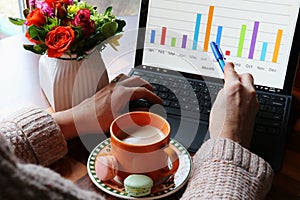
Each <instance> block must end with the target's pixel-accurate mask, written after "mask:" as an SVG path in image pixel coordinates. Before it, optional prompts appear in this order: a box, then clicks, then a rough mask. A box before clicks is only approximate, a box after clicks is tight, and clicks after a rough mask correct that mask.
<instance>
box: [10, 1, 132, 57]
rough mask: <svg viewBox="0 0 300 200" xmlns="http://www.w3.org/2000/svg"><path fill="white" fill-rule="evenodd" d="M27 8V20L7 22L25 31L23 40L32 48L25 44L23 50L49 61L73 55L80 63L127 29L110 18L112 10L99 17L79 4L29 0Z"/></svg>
mask: <svg viewBox="0 0 300 200" xmlns="http://www.w3.org/2000/svg"><path fill="white" fill-rule="evenodd" d="M29 4H30V8H27V9H25V10H24V11H23V13H24V16H25V17H26V20H24V19H18V18H11V17H10V18H9V20H10V21H11V22H12V23H14V24H16V25H23V24H25V25H26V26H27V27H28V29H27V32H26V37H27V38H28V39H29V41H31V42H32V43H34V44H33V45H27V44H24V48H25V49H26V50H29V51H32V52H34V53H36V54H47V55H48V57H52V58H60V57H61V56H62V55H63V54H68V55H70V56H71V55H74V54H75V55H76V59H77V60H81V59H83V58H85V57H86V55H87V53H86V52H87V51H89V50H91V49H93V48H94V47H95V46H97V45H99V44H100V43H102V42H104V41H105V40H107V39H108V38H110V37H112V36H114V35H116V34H118V33H120V32H122V31H123V28H124V26H125V25H126V23H125V21H124V20H121V19H117V18H116V17H115V16H114V15H112V14H111V11H112V7H108V8H107V9H106V11H105V12H104V13H102V14H101V13H99V12H97V10H96V9H97V8H96V7H93V6H91V5H87V3H86V2H84V1H80V0H30V1H29Z"/></svg>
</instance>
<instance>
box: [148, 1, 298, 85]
mask: <svg viewBox="0 0 300 200" xmlns="http://www.w3.org/2000/svg"><path fill="white" fill-rule="evenodd" d="M298 4H299V2H298V1H297V0H287V1H279V0H277V1H273V0H265V1H263V0H232V1H230V2H228V1H209V0H202V1H196V0H176V1H171V0H152V1H151V4H150V10H149V12H150V13H149V17H148V22H147V23H148V25H147V27H149V28H148V29H147V37H146V40H147V47H149V48H151V47H153V48H155V47H157V48H165V49H169V50H170V51H174V52H179V53H178V54H180V55H181V56H186V57H191V58H194V59H197V58H198V60H201V56H203V55H205V54H206V55H207V54H211V50H210V49H209V43H210V42H211V41H215V42H216V43H217V44H218V45H220V46H221V48H222V50H223V51H224V52H223V53H224V55H225V56H226V57H227V60H229V61H234V62H235V63H236V66H237V67H238V70H239V71H240V72H251V73H252V74H254V76H256V77H257V79H258V80H260V79H263V78H264V77H265V75H266V74H282V73H285V71H286V67H287V63H288V58H289V51H290V48H291V44H292V40H293V32H294V29H295V22H296V20H297V17H295V16H297V14H295V13H298V11H299V10H298V7H297V6H295V5H298ZM184 54H186V55H184ZM191 55H192V56H191ZM215 64H216V63H215ZM282 81H283V80H282ZM275 86H276V84H274V87H275Z"/></svg>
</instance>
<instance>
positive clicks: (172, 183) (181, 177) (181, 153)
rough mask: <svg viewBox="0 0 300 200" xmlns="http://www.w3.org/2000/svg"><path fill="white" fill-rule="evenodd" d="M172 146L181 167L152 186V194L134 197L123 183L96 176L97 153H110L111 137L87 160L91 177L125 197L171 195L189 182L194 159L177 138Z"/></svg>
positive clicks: (113, 194)
mask: <svg viewBox="0 0 300 200" xmlns="http://www.w3.org/2000/svg"><path fill="white" fill-rule="evenodd" d="M170 146H171V147H172V148H174V150H175V152H176V153H177V155H178V158H179V167H178V170H177V171H176V173H175V175H174V176H173V177H172V178H170V179H169V180H167V181H166V182H165V183H162V184H160V185H158V186H155V187H153V188H152V192H151V194H149V195H147V196H143V197H132V196H129V195H128V194H127V193H126V191H125V188H124V185H123V184H121V183H120V182H119V181H117V180H114V179H113V180H109V181H101V180H100V179H99V178H98V177H97V176H96V171H95V160H96V157H97V155H98V154H99V153H100V152H101V153H104V152H107V153H109V152H110V150H111V145H110V139H106V140H104V141H103V142H101V143H100V144H99V145H98V146H96V147H95V149H94V150H93V151H92V152H91V154H90V156H89V159H88V162H87V169H88V174H89V177H90V179H91V180H92V181H93V183H94V184H95V185H96V186H97V187H98V188H100V189H101V190H103V191H104V192H106V193H108V194H110V195H112V196H115V197H119V198H123V199H139V200H140V199H158V198H162V197H166V196H169V195H171V194H173V193H175V192H176V191H178V190H179V189H180V188H182V187H183V186H184V184H185V183H186V182H187V180H188V178H189V176H190V173H191V170H192V159H191V157H190V154H189V152H188V151H187V150H186V149H185V148H184V147H183V146H182V145H181V144H180V143H179V142H177V141H176V140H173V139H171V141H170Z"/></svg>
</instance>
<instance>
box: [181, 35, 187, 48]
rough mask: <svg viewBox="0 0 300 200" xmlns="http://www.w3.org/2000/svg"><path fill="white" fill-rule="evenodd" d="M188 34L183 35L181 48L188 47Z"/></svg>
mask: <svg viewBox="0 0 300 200" xmlns="http://www.w3.org/2000/svg"><path fill="white" fill-rule="evenodd" d="M186 41H187V35H183V36H182V45H181V48H184V49H185V48H186Z"/></svg>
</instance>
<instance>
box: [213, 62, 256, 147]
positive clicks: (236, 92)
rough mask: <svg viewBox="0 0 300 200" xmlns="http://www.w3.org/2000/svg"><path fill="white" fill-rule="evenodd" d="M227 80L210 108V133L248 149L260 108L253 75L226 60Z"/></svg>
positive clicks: (225, 73)
mask: <svg viewBox="0 0 300 200" xmlns="http://www.w3.org/2000/svg"><path fill="white" fill-rule="evenodd" d="M224 80H225V84H224V88H223V89H222V90H220V92H219V94H218V96H217V98H216V101H215V102H214V104H213V107H212V110H211V114H210V124H209V130H210V136H211V138H216V137H223V138H228V139H231V140H234V141H235V142H238V143H240V144H241V145H243V146H244V147H247V148H248V147H249V146H250V142H251V138H252V131H253V127H254V122H255V116H256V113H257V112H258V109H259V104H258V101H257V98H256V91H255V88H254V83H253V77H252V75H251V74H248V73H246V74H237V72H236V71H235V70H234V65H233V63H227V64H226V66H225V70H224Z"/></svg>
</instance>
